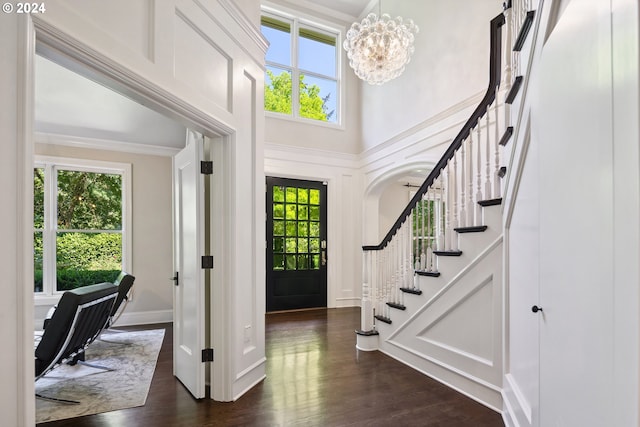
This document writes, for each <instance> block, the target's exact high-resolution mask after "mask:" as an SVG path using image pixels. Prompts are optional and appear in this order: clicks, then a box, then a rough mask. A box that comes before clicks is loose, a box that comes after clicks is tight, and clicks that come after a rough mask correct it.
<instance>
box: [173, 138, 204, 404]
mask: <svg viewBox="0 0 640 427" xmlns="http://www.w3.org/2000/svg"><path fill="white" fill-rule="evenodd" d="M202 155H203V140H202V136H201V135H199V134H197V133H196V132H193V131H189V132H188V136H187V146H186V148H185V149H184V150H182V151H181V152H180V153H178V154H177V155H176V156H175V157H174V160H173V182H174V184H173V185H174V194H173V197H174V265H175V270H176V280H175V283H174V285H175V286H174V310H173V311H174V315H173V316H174V319H173V328H174V331H173V340H174V341H173V372H174V375H175V376H176V377H177V378H178V379H179V380H180V381H181V382H182V384H184V386H185V387H186V388H187V389H188V390H189V391H190V392H191V394H192V395H193V397H195V398H197V399H200V398H203V397H205V364H204V363H202V349H204V348H205V292H204V270H203V269H202V265H201V259H202V258H201V257H202V255H204V233H205V227H204V178H203V175H202V174H201V173H200V160H201V159H202Z"/></svg>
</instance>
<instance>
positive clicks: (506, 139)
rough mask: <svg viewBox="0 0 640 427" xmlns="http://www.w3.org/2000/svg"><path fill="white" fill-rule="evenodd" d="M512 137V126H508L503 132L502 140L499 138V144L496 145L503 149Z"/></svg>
mask: <svg viewBox="0 0 640 427" xmlns="http://www.w3.org/2000/svg"><path fill="white" fill-rule="evenodd" d="M512 136H513V126H509V127H507V130H505V131H504V135H502V138H500V142H499V143H498V144H499V145H502V146H503V147H504V146H505V145H507V143H508V142H509V140H510V139H511V137H512Z"/></svg>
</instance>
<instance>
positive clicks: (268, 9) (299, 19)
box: [260, 5, 345, 130]
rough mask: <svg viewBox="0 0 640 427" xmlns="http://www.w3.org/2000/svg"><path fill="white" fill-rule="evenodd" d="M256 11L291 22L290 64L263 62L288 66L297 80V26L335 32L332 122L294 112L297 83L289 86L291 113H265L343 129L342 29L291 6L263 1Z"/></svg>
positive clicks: (318, 75) (296, 100)
mask: <svg viewBox="0 0 640 427" xmlns="http://www.w3.org/2000/svg"><path fill="white" fill-rule="evenodd" d="M260 15H261V16H262V15H267V16H272V17H273V18H276V19H281V20H283V21H288V22H290V23H291V38H292V40H291V49H292V51H291V62H292V65H291V66H283V65H282V64H277V63H271V62H265V65H266V66H275V67H281V68H282V67H284V68H286V69H290V70H291V81H292V82H294V81H297V80H294V79H297V78H298V75H299V73H300V68H299V66H298V57H297V56H298V46H297V45H298V30H299V28H300V27H303V28H310V29H314V30H316V31H320V32H323V33H326V34H330V35H335V36H336V77H335V80H336V92H337V95H338V100H337V102H336V115H337V120H336V121H335V122H328V121H327V122H324V121H321V120H315V119H310V118H306V117H300V116H299V115H298V113H296V112H297V111H299V103H300V94H299V88H298V87H297V85H292V88H291V98H292V101H291V102H292V105H291V111H292V113H291V114H285V113H278V112H275V111H267V110H265V116H267V117H273V118H278V119H282V120H290V121H293V122H298V123H305V124H314V125H318V126H323V127H327V128H332V129H336V128H337V129H343V130H344V129H345V126H344V111H345V109H344V96H345V94H344V90H343V87H344V84H343V82H344V79H345V74H344V66H343V62H344V55H343V54H342V40H343V31H341V30H340V29H339V28H338V27H337V26H336V25H335V24H333V25H332V24H330V23H327V22H324V21H323V20H320V19H316V18H314V17H311V16H307V15H305V14H301V13H298V12H295V11H293V10H289V9H286V8H280V7H272V6H265V5H263V6H262V7H261V9H260ZM293 64H295V66H294V65H293ZM306 72H307V73H309V75H312V76H316V77H322V78H329V79H332V78H333V77H328V76H323V75H322V74H316V73H313V72H310V71H308V70H306Z"/></svg>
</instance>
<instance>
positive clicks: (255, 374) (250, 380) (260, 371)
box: [233, 357, 267, 402]
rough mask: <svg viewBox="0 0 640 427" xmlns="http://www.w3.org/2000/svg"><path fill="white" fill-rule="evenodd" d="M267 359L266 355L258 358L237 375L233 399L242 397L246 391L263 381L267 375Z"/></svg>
mask: <svg viewBox="0 0 640 427" xmlns="http://www.w3.org/2000/svg"><path fill="white" fill-rule="evenodd" d="M266 363H267V359H266V358H265V357H263V358H261V359H260V360H258V361H257V362H256V363H254V364H253V365H251V366H249V367H248V368H247V369H245V370H244V371H242V372H240V373H239V374H238V375H236V380H235V382H234V384H233V401H234V402H235V401H236V400H238V399H240V397H242V396H243V395H244V394H245V393H246V392H248V391H249V390H251V389H252V388H253V387H255V386H256V385H257V384H258V383H260V382H261V381H264V379H265V378H266V377H267V375H266V373H265V370H266V366H265V365H266Z"/></svg>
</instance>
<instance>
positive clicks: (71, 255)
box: [33, 158, 131, 295]
mask: <svg viewBox="0 0 640 427" xmlns="http://www.w3.org/2000/svg"><path fill="white" fill-rule="evenodd" d="M130 170H131V167H130V165H127V164H119V163H110V162H94V161H82V160H77V159H62V158H37V159H36V162H35V165H34V169H33V188H34V197H33V207H34V221H33V222H34V234H33V243H34V244H33V246H34V257H33V258H34V291H35V292H36V293H38V294H40V295H53V294H55V293H57V292H62V291H65V290H69V289H74V288H78V287H82V286H86V285H91V284H94V283H100V282H107V281H108V282H112V281H113V280H115V278H116V277H117V276H118V273H119V272H120V271H121V270H127V269H128V265H129V264H130V263H129V261H128V252H129V251H128V248H129V247H130V245H129V233H130V229H131V227H130V226H129V224H130V219H129V218H130V214H129V206H130V203H129V202H128V200H129V197H130V196H129V195H130V194H131V192H130V189H129V185H130V184H129V182H130V179H129V177H130V174H131V172H130Z"/></svg>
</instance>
